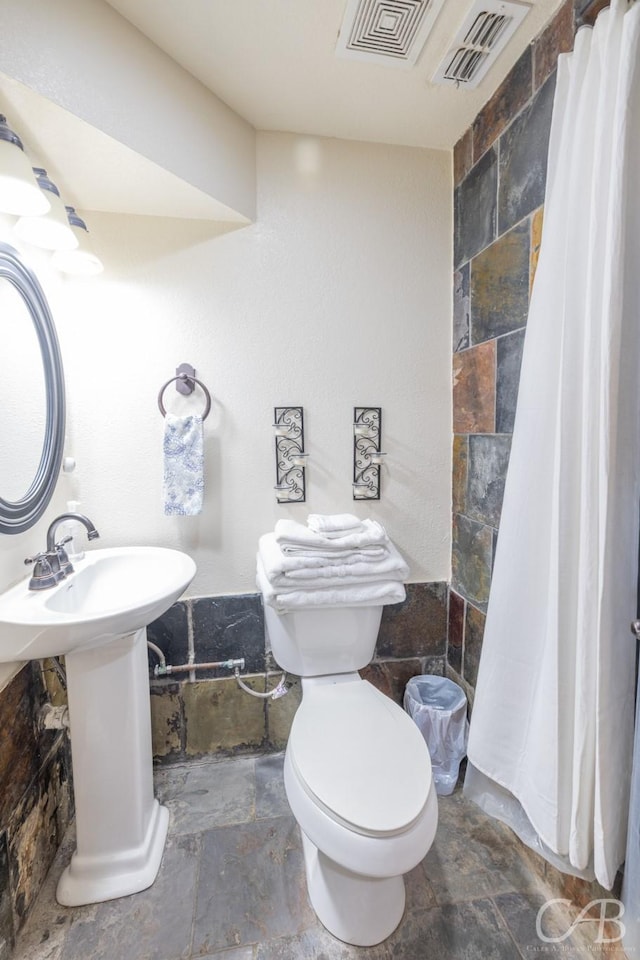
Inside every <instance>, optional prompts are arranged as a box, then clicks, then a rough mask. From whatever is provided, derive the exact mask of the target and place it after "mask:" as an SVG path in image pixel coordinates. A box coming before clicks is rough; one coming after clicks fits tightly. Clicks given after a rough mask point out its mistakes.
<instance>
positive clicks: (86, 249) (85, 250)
mask: <svg viewBox="0 0 640 960" xmlns="http://www.w3.org/2000/svg"><path fill="white" fill-rule="evenodd" d="M65 210H66V212H67V219H68V221H69V226H70V227H71V229H72V230H73V232H74V234H75V235H76V237H77V238H78V246H77V247H76V248H75V250H56V252H55V253H54V254H53V257H52V258H51V262H52V263H53V265H54V267H56V268H57V269H58V270H60V271H61V272H62V273H69V274H73V275H74V276H82V277H93V276H95V275H96V274H97V273H102V271H103V269H104V267H103V266H102V260H100V258H99V257H97V256H96V255H95V253H94V252H93V250H92V249H91V241H90V240H89V230H88V229H87V225H86V223H85V222H84V220H83V219H82V218H81V217H79V216H78V214H77V213H76V211H75V209H74V208H73V207H65Z"/></svg>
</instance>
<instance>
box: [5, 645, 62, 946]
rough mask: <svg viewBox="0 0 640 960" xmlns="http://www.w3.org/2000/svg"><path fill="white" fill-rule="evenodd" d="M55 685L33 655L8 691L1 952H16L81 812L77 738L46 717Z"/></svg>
mask: <svg viewBox="0 0 640 960" xmlns="http://www.w3.org/2000/svg"><path fill="white" fill-rule="evenodd" d="M48 686H49V684H47V683H45V676H44V674H43V671H42V670H41V667H40V664H38V663H29V664H27V666H25V667H24V668H23V669H22V670H21V671H20V673H18V674H17V676H15V677H14V678H13V680H12V681H11V682H10V683H9V685H8V686H7V687H5V689H4V690H3V691H2V692H1V693H0V729H1V730H2V739H1V740H0V960H8V958H9V957H10V956H11V952H12V950H13V945H14V942H15V937H16V934H17V933H18V931H19V930H20V928H21V927H22V925H23V923H24V921H25V920H26V918H27V915H28V913H29V910H30V909H31V907H32V906H33V903H34V901H35V899H36V896H37V895H38V893H39V891H40V888H41V886H42V884H43V882H44V879H45V877H46V874H47V871H48V869H49V867H50V865H51V863H52V861H53V858H54V856H55V854H56V851H57V849H58V846H59V845H60V842H61V840H62V838H63V836H64V833H65V831H66V829H67V827H68V825H69V823H70V822H71V819H72V816H73V790H72V784H71V756H70V744H69V738H68V736H67V733H66V731H51V730H46V731H43V730H41V729H40V728H39V725H38V714H39V711H40V709H41V707H42V706H43V705H44V703H45V702H46V701H47V700H48V699H49V694H48V691H47V687H48ZM52 686H53V684H52Z"/></svg>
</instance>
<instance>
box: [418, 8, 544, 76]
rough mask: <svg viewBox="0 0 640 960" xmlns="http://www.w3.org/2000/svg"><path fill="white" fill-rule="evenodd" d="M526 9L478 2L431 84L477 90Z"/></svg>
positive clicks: (524, 14)
mask: <svg viewBox="0 0 640 960" xmlns="http://www.w3.org/2000/svg"><path fill="white" fill-rule="evenodd" d="M529 10H530V7H529V5H528V4H525V3H516V2H514V0H484V2H483V0H478V2H476V3H474V5H473V7H472V8H471V10H470V11H469V13H468V15H467V17H466V19H465V20H464V22H463V24H462V26H461V27H460V29H459V30H458V33H457V34H456V36H455V38H454V40H453V44H452V45H451V47H450V48H449V50H448V52H447V55H446V57H445V58H444V60H443V61H442V63H441V64H440V66H439V67H438V69H437V70H436V72H435V75H434V77H433V83H445V84H455V85H457V86H466V87H477V86H478V84H479V83H480V81H481V80H482V78H483V77H484V75H485V74H486V72H487V71H488V70H489V68H490V67H491V66H493V63H494V62H495V60H496V59H497V57H498V54H499V53H501V51H502V50H503V49H504V47H505V46H506V44H507V43H508V42H509V40H510V39H511V37H512V36H513V34H514V33H515V31H516V30H517V29H518V27H519V26H520V24H521V23H522V21H523V20H524V18H525V17H526V15H527V14H528V12H529Z"/></svg>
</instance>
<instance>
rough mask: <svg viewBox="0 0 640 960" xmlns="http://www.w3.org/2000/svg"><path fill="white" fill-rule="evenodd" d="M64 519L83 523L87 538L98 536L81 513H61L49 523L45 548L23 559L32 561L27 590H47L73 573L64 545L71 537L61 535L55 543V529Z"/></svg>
mask: <svg viewBox="0 0 640 960" xmlns="http://www.w3.org/2000/svg"><path fill="white" fill-rule="evenodd" d="M65 520H77V521H78V523H81V524H83V526H84V527H86V530H87V538H88V539H89V540H97V538H98V537H99V536H100V534H99V533H98V531H97V530H96V528H95V527H94V525H93V524H92V523H91V520H89V518H88V517H85V516H84V514H82V513H61V514H60V516H59V517H56V518H55V520H53V521H52V522H51V523H50V524H49V529H48V530H47V549H46V550H44V551H43V552H42V553H37V554H36V555H35V556H34V557H27V559H26V560H25V561H24V562H25V563H27V564H30V563H33V564H34V567H33V575H32V577H31V579H30V580H29V590H48V589H49V588H50V587H55V585H56V583H59V582H60V581H61V580H64V578H65V577H67V576H69V574H70V573H73V566H72V564H71V561H70V560H69V557H68V556H67V551H66V550H65V546H66V544H67V543H69V541H70V540H72V539H73V537H63V539H62V540H60V541H58V542H57V543H56V530H57V529H58V527H59V526H60V524H61V523H64V521H65Z"/></svg>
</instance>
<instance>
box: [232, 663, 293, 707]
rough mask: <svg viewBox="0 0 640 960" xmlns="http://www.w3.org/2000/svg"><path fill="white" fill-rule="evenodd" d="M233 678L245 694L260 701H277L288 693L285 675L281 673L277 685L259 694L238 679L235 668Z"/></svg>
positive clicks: (237, 670) (237, 671) (238, 673)
mask: <svg viewBox="0 0 640 960" xmlns="http://www.w3.org/2000/svg"><path fill="white" fill-rule="evenodd" d="M233 673H234V676H235V678H236V683H237V684H238V686H239V687H241V688H242V690H244V691H245V692H246V693H250V694H251V696H252V697H260V698H261V699H262V700H266V699H268V698H270V699H271V700H279V699H280V697H284V695H285V693H289V687H288V686H287V684H286V680H287V675H286V673H283V674H282V676H281V677H280V679H279V681H278V683H277V684H276V686H275V687H273V688H272V689H271V690H267V692H266V693H259V692H258V691H257V690H252V689H251V687H248V686H247V685H246V683H243V682H242V680H241V678H240V671H239V669H238V668H237V667H236V668H235V670H234V672H233Z"/></svg>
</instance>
